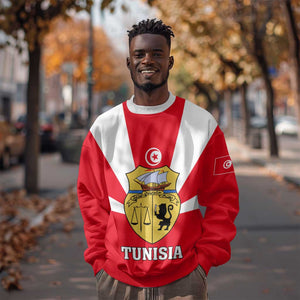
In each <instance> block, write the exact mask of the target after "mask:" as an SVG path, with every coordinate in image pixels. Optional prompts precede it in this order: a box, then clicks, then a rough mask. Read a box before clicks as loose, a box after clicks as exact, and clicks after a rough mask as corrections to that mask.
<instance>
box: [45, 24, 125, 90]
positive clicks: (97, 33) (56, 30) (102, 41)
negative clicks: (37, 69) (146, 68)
mask: <svg viewBox="0 0 300 300" xmlns="http://www.w3.org/2000/svg"><path fill="white" fill-rule="evenodd" d="M88 25H89V24H88V21H86V20H76V19H70V20H68V21H67V22H65V21H63V20H62V19H58V20H56V21H55V22H54V23H53V25H52V27H51V28H52V29H51V32H50V33H49V34H48V35H47V37H46V38H45V40H44V49H45V50H44V55H43V63H44V65H45V72H46V75H47V76H49V75H53V74H55V73H61V69H62V65H63V64H64V63H65V62H67V61H68V62H73V63H74V70H73V76H74V79H75V81H76V82H86V81H87V74H86V69H87V57H88V47H87V44H88V38H89V35H88ZM84 28H86V30H84ZM93 31H94V33H93V36H94V51H93V57H94V59H93V60H94V71H93V75H94V76H93V81H94V90H95V91H105V90H114V89H117V88H118V87H119V86H120V85H121V84H122V82H123V81H124V74H125V73H127V72H126V71H125V68H126V66H125V58H124V59H122V58H123V57H122V56H121V55H120V54H118V53H116V50H114V49H113V48H112V46H111V44H110V41H109V40H108V38H107V36H106V35H105V33H104V32H103V30H101V29H100V28H97V27H94V29H93ZM120 66H124V67H120Z"/></svg>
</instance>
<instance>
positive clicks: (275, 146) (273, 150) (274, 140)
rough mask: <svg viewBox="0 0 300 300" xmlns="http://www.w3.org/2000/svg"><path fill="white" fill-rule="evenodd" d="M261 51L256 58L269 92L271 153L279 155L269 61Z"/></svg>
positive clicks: (268, 113) (268, 111)
mask: <svg viewBox="0 0 300 300" xmlns="http://www.w3.org/2000/svg"><path fill="white" fill-rule="evenodd" d="M260 53H261V52H260V51H258V52H257V55H256V59H257V62H258V64H259V66H260V68H261V71H262V77H263V79H264V83H265V89H266V93H267V107H266V110H267V120H268V126H267V127H268V134H269V153H270V156H274V157H279V150H278V143H277V136H276V134H275V128H274V113H273V109H274V91H273V87H272V82H271V79H270V76H269V72H268V66H267V62H266V60H265V57H264V56H263V55H260Z"/></svg>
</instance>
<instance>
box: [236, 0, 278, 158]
mask: <svg viewBox="0 0 300 300" xmlns="http://www.w3.org/2000/svg"><path fill="white" fill-rule="evenodd" d="M235 4H236V15H235V19H236V20H237V22H238V24H239V25H240V28H241V32H242V34H243V35H242V36H243V41H244V44H245V46H246V49H247V51H248V53H249V54H250V55H251V56H253V57H254V58H255V59H256V62H257V65H258V66H259V67H260V70H261V76H262V78H263V80H264V83H265V89H266V94H267V107H266V112H267V121H268V123H267V127H268V134H269V152H270V156H275V157H278V156H279V149H278V142H277V136H276V134H275V128H274V113H273V110H274V89H273V86H272V79H271V74H270V73H269V65H268V61H267V55H266V50H265V42H266V36H267V25H268V24H269V22H271V20H272V16H273V7H272V5H273V3H272V1H267V2H265V1H254V0H251V1H242V0H235Z"/></svg>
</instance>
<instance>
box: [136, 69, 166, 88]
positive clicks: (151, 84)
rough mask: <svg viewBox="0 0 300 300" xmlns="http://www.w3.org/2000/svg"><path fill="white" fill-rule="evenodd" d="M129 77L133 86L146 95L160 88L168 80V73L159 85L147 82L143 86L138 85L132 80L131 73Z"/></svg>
mask: <svg viewBox="0 0 300 300" xmlns="http://www.w3.org/2000/svg"><path fill="white" fill-rule="evenodd" d="M130 75H131V79H132V81H133V83H134V85H135V86H136V87H137V88H139V89H141V90H143V91H144V92H146V93H149V92H151V91H153V90H155V89H158V88H160V87H161V86H163V85H164V84H165V83H167V81H168V78H169V71H168V73H167V75H166V77H165V78H164V79H163V80H162V82H161V83H157V84H155V83H151V82H149V83H144V84H138V83H137V82H136V81H135V80H134V78H133V75H132V72H131V71H130Z"/></svg>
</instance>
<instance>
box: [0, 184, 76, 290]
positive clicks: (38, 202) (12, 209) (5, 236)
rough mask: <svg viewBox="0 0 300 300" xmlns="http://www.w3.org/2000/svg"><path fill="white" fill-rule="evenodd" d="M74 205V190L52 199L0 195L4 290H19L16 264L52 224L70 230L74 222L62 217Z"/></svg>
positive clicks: (21, 193)
mask: <svg viewBox="0 0 300 300" xmlns="http://www.w3.org/2000/svg"><path fill="white" fill-rule="evenodd" d="M77 203H78V202H77V196H76V192H75V189H74V188H70V189H69V191H68V193H67V194H65V195H60V196H58V197H57V198H56V199H54V200H53V199H52V200H51V199H46V198H43V197H40V196H37V195H34V196H26V192H25V191H24V190H19V191H13V192H11V193H5V192H1V193H0V273H3V274H4V275H5V276H3V277H2V279H1V283H2V286H3V287H4V288H5V289H6V290H13V289H17V290H21V289H22V287H21V285H20V282H19V281H20V279H21V278H22V275H21V271H20V270H19V268H18V264H19V261H20V260H21V259H22V258H23V257H24V255H25V253H26V251H27V250H29V249H31V248H32V247H33V246H35V245H36V244H37V239H38V237H40V236H43V235H44V234H45V233H46V232H47V230H48V228H49V226H50V225H51V224H52V223H62V224H63V230H64V231H65V232H70V231H71V230H72V229H73V228H74V226H75V224H74V222H72V221H66V218H68V217H69V215H70V213H71V211H72V208H74V207H75V206H76V205H77ZM28 261H35V259H29V260H28Z"/></svg>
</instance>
